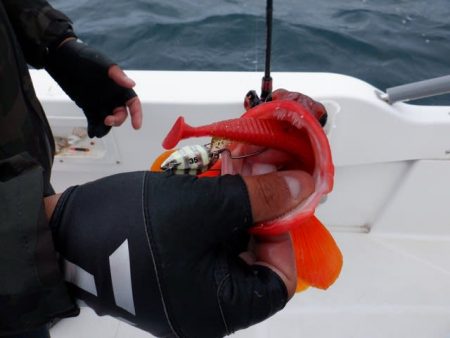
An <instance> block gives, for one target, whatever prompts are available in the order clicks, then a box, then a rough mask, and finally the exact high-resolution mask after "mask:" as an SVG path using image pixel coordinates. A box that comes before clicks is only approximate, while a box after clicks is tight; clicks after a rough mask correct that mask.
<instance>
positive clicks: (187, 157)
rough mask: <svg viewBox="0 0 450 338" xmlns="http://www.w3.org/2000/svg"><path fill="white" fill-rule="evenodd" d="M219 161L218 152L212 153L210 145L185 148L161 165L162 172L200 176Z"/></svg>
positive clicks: (175, 152)
mask: <svg viewBox="0 0 450 338" xmlns="http://www.w3.org/2000/svg"><path fill="white" fill-rule="evenodd" d="M218 159H219V152H218V151H211V147H210V146H209V145H200V144H196V145H188V146H184V147H182V148H180V149H178V150H176V151H174V152H173V153H172V154H170V155H169V157H167V159H165V160H164V161H163V162H162V163H161V170H163V171H172V172H173V173H174V174H188V175H198V174H201V173H203V172H205V171H207V170H208V169H209V168H211V166H212V165H213V164H214V163H216V162H217V160H218Z"/></svg>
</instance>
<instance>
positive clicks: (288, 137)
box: [163, 100, 334, 235]
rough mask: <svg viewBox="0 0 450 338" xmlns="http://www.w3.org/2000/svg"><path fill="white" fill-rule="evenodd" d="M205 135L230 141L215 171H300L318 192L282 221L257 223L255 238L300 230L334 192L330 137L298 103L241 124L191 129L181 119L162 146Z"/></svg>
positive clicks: (263, 109)
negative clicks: (297, 228) (323, 198)
mask: <svg viewBox="0 0 450 338" xmlns="http://www.w3.org/2000/svg"><path fill="white" fill-rule="evenodd" d="M201 136H211V137H213V140H214V138H219V139H224V140H228V141H230V143H229V145H228V146H227V147H226V148H227V149H226V150H225V151H223V152H221V155H222V164H221V168H217V167H215V168H214V169H218V170H221V174H222V175H223V174H234V175H236V174H240V175H242V176H248V175H262V174H267V173H271V172H275V171H283V170H302V171H306V172H307V173H308V174H310V175H311V176H312V179H313V182H314V188H315V189H314V192H313V193H312V194H311V195H310V196H309V197H308V198H306V200H304V201H303V202H302V203H301V204H300V205H299V206H297V207H296V208H295V209H293V210H291V211H290V212H288V213H286V214H285V215H283V216H282V217H279V218H277V219H275V220H271V221H266V222H262V223H259V224H257V225H256V226H255V227H253V228H252V230H251V231H252V232H253V233H256V234H261V235H278V234H281V233H285V232H288V231H290V230H292V229H294V228H296V227H298V226H299V225H301V224H302V222H305V221H307V220H309V219H310V218H311V216H313V214H314V211H315V208H316V207H317V205H318V204H319V202H320V200H321V199H322V197H323V195H326V194H327V193H329V192H330V191H331V190H332V188H333V179H334V166H333V161H332V157H331V150H330V145H329V142H328V139H327V136H326V134H325V132H324V131H323V129H322V126H321V125H320V123H319V122H318V119H317V117H316V116H315V115H313V114H311V113H310V111H309V110H308V109H305V107H304V106H303V105H301V104H299V103H297V102H294V101H290V100H278V101H271V102H266V103H263V104H260V105H258V106H256V107H254V108H252V109H250V110H248V111H246V112H245V113H244V114H243V115H242V116H241V117H240V118H238V119H231V120H225V121H219V122H215V123H212V124H209V125H204V126H199V127H192V126H189V125H188V124H186V123H185V122H184V119H183V117H179V118H178V119H177V121H176V122H175V124H174V125H173V127H172V129H171V130H170V131H169V133H168V134H167V136H166V138H165V139H164V141H163V147H164V148H166V149H171V148H173V147H175V146H176V145H177V144H178V143H179V141H180V140H182V139H187V138H191V137H201ZM212 143H213V142H212ZM247 155H252V156H247Z"/></svg>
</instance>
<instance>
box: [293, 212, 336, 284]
mask: <svg viewBox="0 0 450 338" xmlns="http://www.w3.org/2000/svg"><path fill="white" fill-rule="evenodd" d="M290 233H291V238H292V241H293V246H294V252H295V259H296V264H297V276H298V280H299V281H301V282H302V283H304V284H306V285H310V286H314V287H316V288H319V289H324V290H325V289H327V288H329V287H330V286H331V285H332V284H333V283H334V282H335V281H336V279H337V278H338V277H339V274H340V272H341V269H342V264H343V257H342V253H341V251H340V249H339V247H338V246H337V244H336V242H335V240H334V238H333V236H331V234H330V232H329V231H328V230H327V228H325V226H324V225H323V224H322V223H321V222H320V221H319V220H318V219H317V218H316V217H315V216H312V217H311V218H310V219H308V220H307V221H306V222H304V223H302V224H301V225H299V226H298V227H296V228H295V229H292V230H291V232H290Z"/></svg>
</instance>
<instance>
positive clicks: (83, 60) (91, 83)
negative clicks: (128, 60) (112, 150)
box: [45, 40, 136, 137]
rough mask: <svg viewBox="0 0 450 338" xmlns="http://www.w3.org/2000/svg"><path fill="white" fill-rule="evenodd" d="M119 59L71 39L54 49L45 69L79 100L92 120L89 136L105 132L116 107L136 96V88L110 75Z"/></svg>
mask: <svg viewBox="0 0 450 338" xmlns="http://www.w3.org/2000/svg"><path fill="white" fill-rule="evenodd" d="M114 64H115V63H114V62H112V61H111V60H109V59H108V58H107V57H105V56H103V55H102V54H100V53H99V52H97V51H96V50H94V49H93V48H91V47H89V46H88V45H86V44H84V43H82V42H80V41H77V40H70V41H67V42H66V43H64V44H63V45H62V46H61V47H58V48H56V49H53V50H52V51H51V52H50V53H49V56H48V60H47V63H46V66H45V69H46V70H47V71H48V73H49V74H50V75H51V76H52V77H53V79H55V81H56V82H58V84H59V85H60V86H61V88H62V89H63V90H64V92H66V94H67V95H69V97H70V98H71V99H72V100H74V101H75V103H76V104H77V105H78V106H79V107H80V108H81V109H83V112H84V114H85V115H86V118H87V121H88V135H89V137H102V136H105V135H106V134H107V133H108V132H109V130H110V129H111V127H110V126H106V125H105V124H104V120H105V118H106V117H107V116H108V115H112V112H113V110H114V108H117V107H120V106H124V105H125V103H126V102H127V101H128V100H130V99H131V98H133V97H135V96H136V93H135V92H134V90H132V89H128V88H124V87H121V86H119V85H118V84H116V83H115V82H114V81H113V80H112V79H110V78H109V76H108V70H109V68H110V67H111V66H112V65H114Z"/></svg>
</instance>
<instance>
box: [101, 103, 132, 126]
mask: <svg viewBox="0 0 450 338" xmlns="http://www.w3.org/2000/svg"><path fill="white" fill-rule="evenodd" d="M127 116H128V113H127V109H126V107H118V108H116V109H114V111H113V114H112V115H108V116H107V117H106V118H105V124H106V125H107V126H114V127H118V126H120V125H122V123H123V122H125V120H126V119H127Z"/></svg>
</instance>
